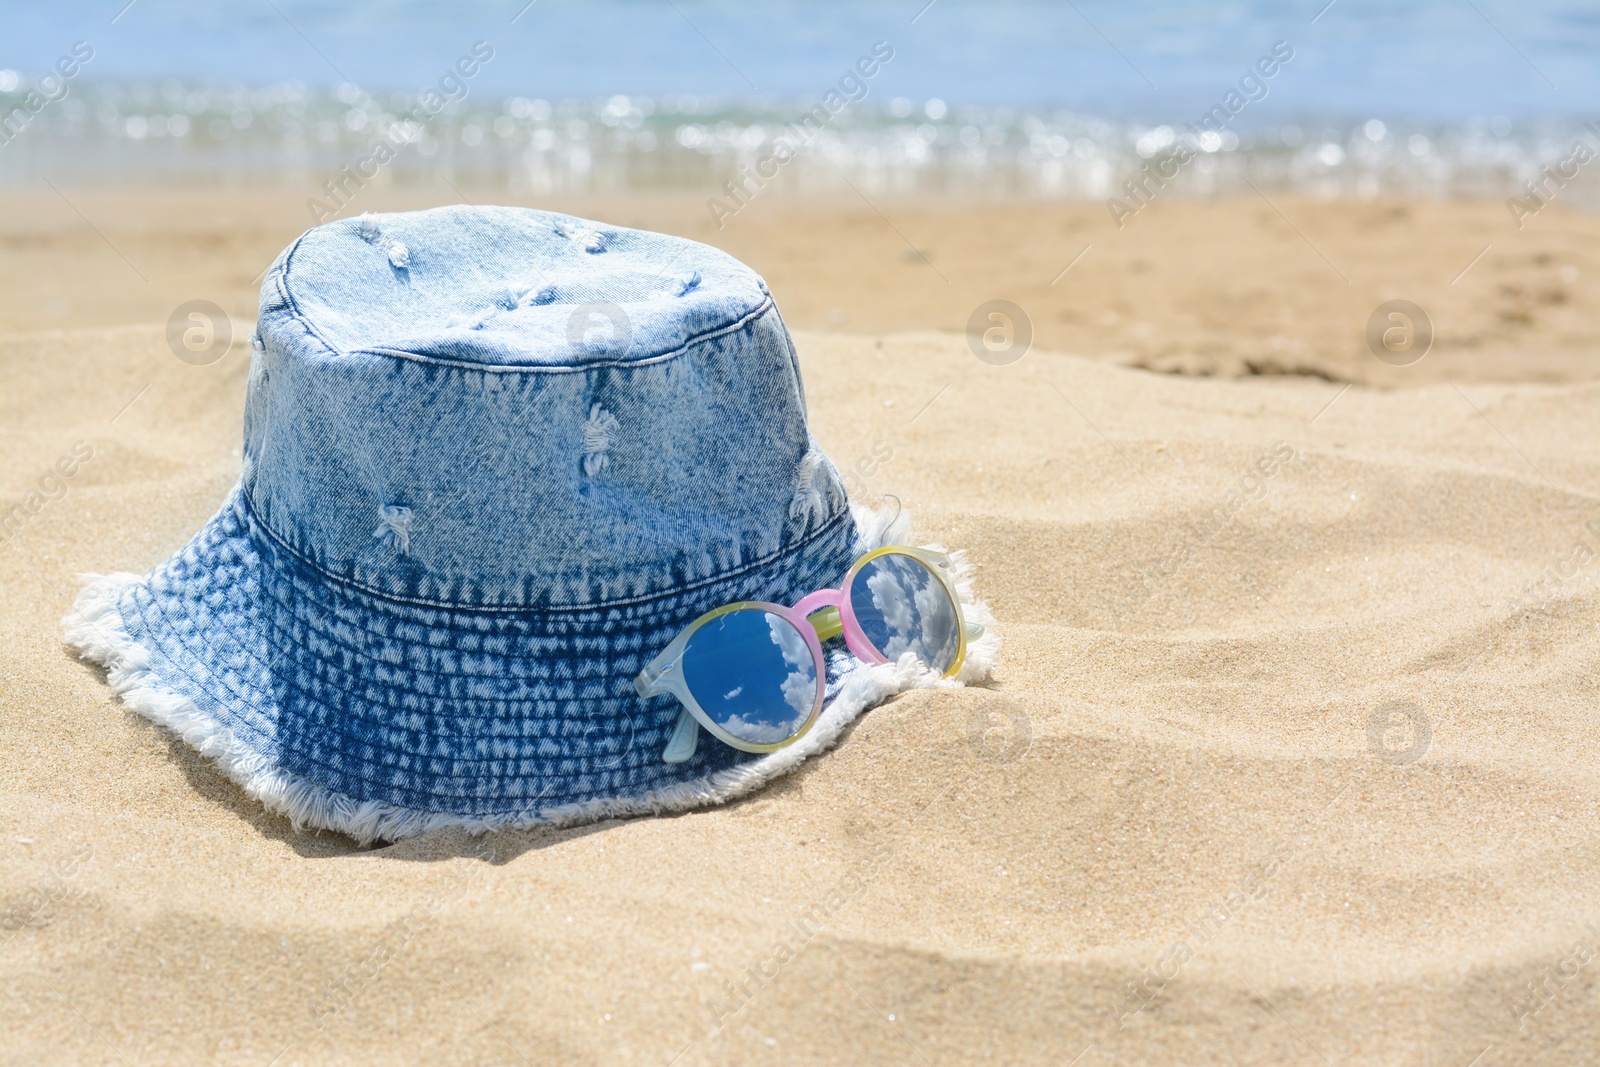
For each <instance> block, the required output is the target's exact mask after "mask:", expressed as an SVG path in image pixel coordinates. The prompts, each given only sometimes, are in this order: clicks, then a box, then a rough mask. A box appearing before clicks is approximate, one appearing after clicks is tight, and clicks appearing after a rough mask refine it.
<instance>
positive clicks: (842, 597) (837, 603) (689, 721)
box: [633, 545, 983, 763]
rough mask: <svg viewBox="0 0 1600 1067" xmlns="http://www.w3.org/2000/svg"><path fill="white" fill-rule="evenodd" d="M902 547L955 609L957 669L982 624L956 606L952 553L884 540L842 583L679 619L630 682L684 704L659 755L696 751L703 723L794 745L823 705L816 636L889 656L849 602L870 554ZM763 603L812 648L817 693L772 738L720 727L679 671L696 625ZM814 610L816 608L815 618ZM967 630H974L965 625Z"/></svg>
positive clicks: (745, 746)
mask: <svg viewBox="0 0 1600 1067" xmlns="http://www.w3.org/2000/svg"><path fill="white" fill-rule="evenodd" d="M889 555H901V556H909V557H911V558H912V559H914V560H916V561H917V562H918V563H920V564H922V565H923V566H924V567H925V568H926V569H927V570H928V572H929V573H930V574H932V575H933V576H934V577H935V578H937V579H938V580H939V582H940V583H941V584H942V585H943V586H944V589H945V592H946V593H947V594H948V595H949V597H950V603H951V604H953V605H954V606H955V610H956V622H957V626H956V634H957V641H958V644H957V647H956V656H955V660H954V661H953V662H952V663H951V664H950V668H949V669H948V670H946V671H945V672H944V677H946V678H949V677H951V676H953V675H954V674H955V673H956V672H958V671H959V670H961V665H962V663H964V662H965V661H966V658H967V639H968V637H969V636H977V634H979V633H982V632H983V631H982V628H981V627H977V626H969V625H968V623H967V621H966V617H965V616H964V615H963V613H962V611H961V595H960V593H959V592H958V591H957V590H956V587H955V582H954V581H953V580H952V579H951V577H950V560H949V558H948V557H946V556H942V555H940V554H939V553H937V552H930V551H928V550H927V549H924V548H913V547H911V546H908V545H889V546H887V547H884V548H877V549H873V550H872V551H871V552H868V553H867V554H866V555H864V556H862V557H861V558H860V559H858V560H856V561H855V563H854V564H852V565H851V567H850V570H849V571H848V572H847V573H846V574H845V576H844V581H843V583H841V584H840V586H839V588H837V589H819V590H817V591H816V592H814V593H809V594H807V595H806V596H804V597H801V598H800V600H799V602H798V603H796V604H795V605H794V607H792V608H786V607H784V606H783V605H781V604H770V603H767V602H765V601H760V600H741V601H738V602H737V603H733V604H725V605H724V606H722V607H720V608H716V609H714V610H712V611H708V612H706V613H705V614H704V615H701V616H700V617H699V618H698V619H696V620H694V622H691V623H690V624H689V625H688V626H686V627H684V629H683V631H682V632H681V633H679V634H678V636H677V637H675V638H673V639H672V643H671V644H669V645H668V646H667V647H666V648H665V649H663V650H662V651H661V654H660V655H658V656H656V657H655V659H653V660H651V661H650V662H649V664H647V665H646V666H645V668H644V670H642V671H640V672H639V674H638V677H636V678H634V680H633V687H634V690H635V691H636V692H638V694H639V695H640V696H641V697H652V696H658V695H661V694H664V693H671V694H672V695H673V696H675V697H677V698H678V701H679V703H681V704H682V705H683V711H682V713H681V714H679V716H678V724H677V726H676V727H675V728H674V729H673V731H672V736H671V738H669V739H668V741H667V747H666V749H665V750H663V752H662V758H663V759H664V760H666V762H668V763H682V762H683V761H684V760H687V759H689V758H690V757H692V756H693V755H694V753H695V749H696V748H697V747H698V744H699V736H700V728H702V727H704V728H705V729H706V730H707V731H708V732H710V734H711V736H713V737H715V738H716V739H717V740H718V741H721V742H722V743H723V744H726V745H729V746H731V747H733V748H736V749H739V750H740V751H741V752H758V753H765V752H774V751H776V750H778V749H780V748H783V747H785V746H787V745H792V744H794V743H795V742H796V741H798V740H800V739H801V738H802V737H804V736H805V735H806V733H807V731H809V730H810V729H811V727H812V724H814V723H815V722H816V721H817V716H818V715H820V714H821V713H822V702H823V697H824V695H825V693H826V691H827V669H826V661H825V660H824V658H823V655H822V642H823V641H826V640H829V639H831V638H833V637H836V636H841V635H842V636H843V637H844V643H845V647H847V648H848V649H849V650H850V653H851V654H852V655H853V656H855V657H856V658H857V659H859V660H861V661H863V662H865V663H871V664H879V663H887V662H889V660H888V658H887V657H886V656H884V655H883V653H881V652H879V651H878V649H877V648H876V647H874V646H873V644H872V641H871V640H870V639H868V637H867V634H866V631H865V630H863V629H862V628H861V624H860V622H859V621H857V619H856V613H855V609H854V608H853V607H852V606H851V603H850V587H851V584H852V583H853V582H854V581H855V579H856V575H858V574H860V573H861V569H862V568H863V567H865V566H866V565H867V564H868V563H871V562H872V561H873V560H876V559H881V558H882V557H884V556H889ZM747 610H754V611H765V612H768V613H769V614H772V615H776V616H778V617H779V618H781V619H783V620H785V621H786V622H788V623H789V624H790V625H791V626H793V627H794V628H795V629H796V630H798V631H800V636H801V637H803V638H804V639H805V642H806V647H807V648H809V649H810V650H811V659H812V662H813V663H814V664H815V666H816V678H817V695H816V698H815V699H814V700H813V701H812V704H811V712H810V714H809V715H807V716H806V721H805V723H804V724H803V725H801V727H800V729H799V730H797V731H795V733H794V734H792V735H791V736H789V737H787V738H785V739H784V740H782V741H778V742H775V743H772V744H756V743H754V742H750V741H744V740H741V739H739V738H736V737H734V736H733V735H732V734H730V733H728V732H727V731H726V730H724V729H722V728H721V727H720V726H718V725H717V724H716V722H715V721H714V720H713V719H712V718H711V716H710V715H708V714H707V713H706V711H705V709H703V708H702V707H701V706H700V702H699V701H698V700H696V699H695V696H694V693H693V692H692V691H691V690H690V689H689V683H688V682H687V680H685V678H684V676H683V669H682V660H683V655H684V653H685V652H686V651H687V650H688V648H689V641H690V640H691V639H692V638H693V637H694V635H695V632H696V631H697V630H699V629H700V628H701V627H702V626H704V625H706V624H707V623H709V622H712V621H714V620H716V619H718V618H720V617H721V616H723V615H727V614H730V613H732V612H735V611H747ZM813 616H819V617H817V618H814V617H813ZM969 631H976V632H975V633H969Z"/></svg>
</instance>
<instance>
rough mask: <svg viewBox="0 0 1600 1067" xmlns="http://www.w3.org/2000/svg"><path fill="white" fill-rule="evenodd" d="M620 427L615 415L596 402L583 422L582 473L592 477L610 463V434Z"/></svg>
mask: <svg viewBox="0 0 1600 1067" xmlns="http://www.w3.org/2000/svg"><path fill="white" fill-rule="evenodd" d="M620 428H621V423H619V422H617V418H616V416H615V415H613V414H611V412H609V411H607V410H606V409H605V408H603V407H601V406H600V405H599V404H596V405H595V406H594V407H592V408H590V409H589V421H587V422H585V423H584V424H583V473H585V474H587V475H588V476H589V477H591V478H593V477H594V476H595V475H597V474H599V473H600V472H601V471H603V470H605V469H606V468H607V467H608V466H610V465H611V457H610V455H609V454H608V453H609V452H610V450H611V436H612V434H614V433H616V432H617V430H619V429H620Z"/></svg>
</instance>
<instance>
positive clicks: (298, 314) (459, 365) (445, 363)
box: [278, 230, 775, 374]
mask: <svg viewBox="0 0 1600 1067" xmlns="http://www.w3.org/2000/svg"><path fill="white" fill-rule="evenodd" d="M312 232H314V231H312V230H307V231H306V232H305V233H303V234H301V235H300V236H299V237H298V238H296V239H295V242H294V244H292V245H290V246H289V251H288V252H287V253H285V254H284V257H283V269H282V270H281V271H280V272H279V274H278V292H280V293H281V294H282V295H283V299H284V303H285V304H287V305H288V307H289V315H290V317H292V318H293V319H294V320H295V321H296V322H298V323H299V324H300V325H301V326H302V327H304V329H305V331H306V334H307V336H310V337H315V338H316V339H317V341H318V342H320V343H321V345H322V347H323V348H325V349H327V350H328V353H329V354H330V355H334V356H342V355H373V356H388V357H390V358H392V359H404V360H409V361H412V362H416V363H429V364H433V365H435V366H441V367H452V368H455V369H457V370H464V371H482V372H485V373H489V374H581V373H585V372H587V371H591V370H598V369H602V368H610V367H643V366H649V365H650V364H652V363H662V362H665V361H666V360H669V359H675V358H676V357H678V356H681V355H683V354H684V353H685V352H687V351H688V350H689V349H691V348H693V347H694V346H696V345H698V344H701V343H703V342H706V341H711V340H715V339H716V338H718V337H722V336H723V335H725V334H729V333H734V332H735V331H738V330H741V329H743V328H744V327H745V326H746V325H748V324H749V323H750V322H751V321H753V320H754V319H757V318H759V317H760V316H761V315H763V314H765V313H766V311H767V309H769V308H771V307H774V306H775V304H774V303H773V300H772V294H770V293H767V294H765V295H764V297H763V299H762V301H761V303H759V304H757V305H756V306H755V307H754V308H753V309H751V310H750V311H748V312H746V313H745V315H744V316H743V317H742V318H740V319H737V320H735V321H734V322H731V323H728V324H726V325H724V326H719V327H717V328H716V329H713V330H708V331H706V332H705V333H702V334H696V335H695V336H693V337H690V338H689V339H688V340H686V341H685V342H684V343H683V344H682V345H680V346H678V347H677V348H674V349H672V350H671V351H670V352H662V353H659V354H657V355H654V356H646V357H644V358H642V359H630V360H607V361H605V362H603V363H585V364H584V365H583V366H581V367H546V366H533V365H523V364H515V363H467V362H464V361H462V360H458V359H439V358H437V357H434V356H424V355H422V354H421V353H418V352H407V351H405V350H404V349H398V348H384V347H382V346H378V347H374V348H351V349H341V348H338V347H336V346H335V345H333V344H332V343H331V342H329V340H328V339H327V338H326V337H324V336H323V335H322V331H321V330H319V329H318V328H317V326H316V324H315V323H313V322H312V321H311V319H310V317H309V316H307V315H306V314H305V313H304V312H303V311H301V310H300V301H298V300H297V299H295V295H294V293H293V292H292V291H291V290H290V288H289V271H290V269H291V268H292V267H293V266H294V256H295V253H296V252H298V251H299V250H300V242H302V241H304V240H305V239H306V238H307V237H308V236H310V235H311V233H312Z"/></svg>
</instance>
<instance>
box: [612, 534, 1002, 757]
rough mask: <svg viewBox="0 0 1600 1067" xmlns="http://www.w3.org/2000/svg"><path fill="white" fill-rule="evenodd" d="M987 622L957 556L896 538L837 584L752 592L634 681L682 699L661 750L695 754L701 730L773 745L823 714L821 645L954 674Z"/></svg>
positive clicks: (738, 741) (648, 691) (741, 743)
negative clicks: (970, 609)
mask: <svg viewBox="0 0 1600 1067" xmlns="http://www.w3.org/2000/svg"><path fill="white" fill-rule="evenodd" d="M982 633H983V627H982V626H979V625H977V624H976V623H968V622H967V621H966V620H965V619H964V618H963V617H962V614H961V597H960V596H959V594H957V592H956V587H955V583H954V582H953V581H952V580H951V577H950V560H949V559H948V558H946V557H944V556H941V555H939V554H938V553H937V552H928V551H926V550H924V549H919V548H908V547H902V546H898V545H897V546H893V547H889V548H879V549H875V550H874V551H872V552H868V553H867V554H866V555H864V556H862V557H861V558H860V559H858V560H856V562H855V564H854V565H853V566H852V567H851V568H850V571H849V573H847V574H846V575H845V578H844V584H843V585H841V586H840V587H839V588H838V589H821V590H818V591H817V592H815V593H812V594H810V595H808V596H806V597H804V598H802V599H801V600H800V602H799V603H798V604H796V605H795V606H794V607H792V608H786V607H784V606H783V605H781V604H767V603H763V602H761V601H757V600H742V601H739V602H738V603H736V604H728V605H726V606H724V607H720V608H717V609H716V610H714V611H708V612H706V613H705V614H704V615H702V616H700V617H699V618H698V619H696V620H694V622H692V623H690V624H689V625H688V627H687V628H685V629H684V631H683V632H682V633H680V634H679V635H678V636H677V637H675V638H673V640H672V643H671V644H670V645H668V646H667V647H666V649H665V650H664V651H663V652H662V653H661V654H660V655H659V656H657V657H656V658H655V659H653V660H651V661H650V664H649V665H648V666H647V667H645V669H644V670H642V671H640V672H639V676H638V677H637V678H635V679H634V680H633V687H634V688H635V689H636V690H638V692H639V695H640V696H642V697H652V696H658V695H660V694H662V693H671V694H672V695H673V696H675V697H677V698H678V700H679V701H680V702H681V703H682V704H683V712H682V714H680V715H679V716H678V725H677V727H676V728H675V729H674V730H673V731H672V737H671V738H670V739H669V740H668V741H667V747H666V749H665V750H664V751H663V752H662V758H663V759H664V760H666V761H667V762H668V763H682V762H683V761H684V760H687V759H689V758H690V757H692V756H693V755H694V753H695V748H696V747H697V746H698V745H699V742H700V728H701V727H704V728H705V729H706V730H707V731H709V732H710V734H711V736H712V737H715V738H716V739H717V740H719V741H721V742H723V743H724V744H727V745H732V746H733V747H734V748H736V749H739V750H740V751H741V752H773V751H776V750H777V749H780V748H783V747H784V746H785V745H792V744H794V743H795V742H796V741H798V740H800V738H802V737H804V736H805V734H806V731H807V730H810V729H811V725H812V724H813V723H815V722H816V721H817V716H818V715H819V714H821V712H822V700H823V694H824V692H825V689H826V675H825V669H824V664H823V657H822V642H824V641H827V640H830V639H832V638H835V637H840V636H843V638H844V643H845V645H846V647H848V648H849V649H850V651H851V653H852V654H854V655H855V657H856V658H857V659H860V660H863V661H865V662H867V663H874V664H876V663H895V662H898V661H899V660H900V657H901V656H903V655H905V654H906V653H907V652H910V653H912V654H913V655H915V656H916V658H917V659H918V660H919V661H921V662H922V664H923V665H924V666H926V667H928V668H929V669H931V670H936V671H938V672H939V673H940V674H941V675H942V676H943V677H946V678H949V677H951V676H952V675H954V674H955V673H956V672H957V671H959V670H960V669H961V664H962V662H963V661H964V660H965V659H966V655H967V642H968V641H969V640H974V639H976V638H977V637H979V636H981V635H982Z"/></svg>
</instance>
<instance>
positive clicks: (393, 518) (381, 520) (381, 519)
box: [372, 504, 411, 556]
mask: <svg viewBox="0 0 1600 1067" xmlns="http://www.w3.org/2000/svg"><path fill="white" fill-rule="evenodd" d="M372 536H373V537H378V538H382V539H383V540H386V541H388V543H389V544H391V545H393V546H394V548H395V551H396V552H399V553H400V554H401V555H402V556H405V555H409V554H410V552H411V509H410V508H408V507H403V506H401V505H399V504H383V505H380V506H379V507H378V528H377V529H376V530H373V531H372Z"/></svg>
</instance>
